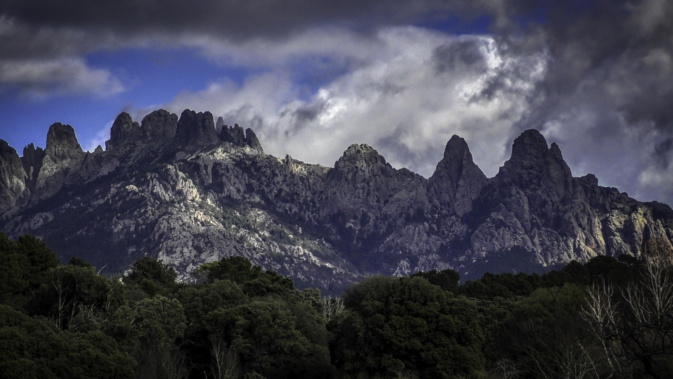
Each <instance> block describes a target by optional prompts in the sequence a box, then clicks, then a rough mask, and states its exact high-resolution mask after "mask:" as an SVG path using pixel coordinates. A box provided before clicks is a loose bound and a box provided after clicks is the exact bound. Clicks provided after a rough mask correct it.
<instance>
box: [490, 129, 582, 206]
mask: <svg viewBox="0 0 673 379" xmlns="http://www.w3.org/2000/svg"><path fill="white" fill-rule="evenodd" d="M496 179H497V180H499V181H501V182H502V183H503V184H507V183H509V184H516V185H517V186H519V187H520V188H521V189H524V190H533V189H535V188H539V187H540V186H543V185H544V186H547V185H551V186H552V187H553V188H554V190H555V191H554V192H555V193H556V195H557V196H558V197H559V198H563V197H564V196H566V195H567V194H568V193H570V192H571V191H572V172H571V171H570V168H569V167H568V165H567V164H566V162H565V161H564V160H563V155H562V154H561V149H560V148H559V147H558V145H557V144H556V143H552V145H551V147H548V146H547V141H546V140H545V138H544V136H542V134H541V133H540V132H539V131H537V130H535V129H530V130H526V131H524V132H523V133H521V135H520V136H519V137H517V138H516V139H515V140H514V143H513V145H512V155H511V157H510V159H509V160H508V161H507V162H505V164H504V165H503V166H502V167H501V168H500V171H499V172H498V174H497V175H496Z"/></svg>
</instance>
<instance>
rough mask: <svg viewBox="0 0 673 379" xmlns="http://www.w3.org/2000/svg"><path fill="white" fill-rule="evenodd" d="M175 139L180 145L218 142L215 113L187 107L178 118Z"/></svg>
mask: <svg viewBox="0 0 673 379" xmlns="http://www.w3.org/2000/svg"><path fill="white" fill-rule="evenodd" d="M175 141H176V143H177V144H178V145H180V146H199V147H200V146H208V145H215V144H217V143H218V141H219V138H218V137H217V132H216V131H215V123H214V121H213V115H212V114H211V113H210V112H198V113H197V112H195V111H192V110H189V109H185V110H184V111H183V112H182V114H181V115H180V119H179V120H178V125H177V130H176V133H175Z"/></svg>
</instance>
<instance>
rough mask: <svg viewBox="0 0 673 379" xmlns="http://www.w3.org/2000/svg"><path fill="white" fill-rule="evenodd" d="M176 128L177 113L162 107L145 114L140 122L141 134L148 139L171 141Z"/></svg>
mask: <svg viewBox="0 0 673 379" xmlns="http://www.w3.org/2000/svg"><path fill="white" fill-rule="evenodd" d="M177 128H178V115H176V114H175V113H170V112H168V111H166V110H164V109H159V110H156V111H154V112H152V113H150V114H148V115H147V116H145V117H144V118H143V120H142V122H141V129H142V132H143V136H144V137H145V138H147V139H148V140H150V141H172V140H173V139H174V138H175V133H176V131H177Z"/></svg>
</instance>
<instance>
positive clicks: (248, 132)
mask: <svg viewBox="0 0 673 379" xmlns="http://www.w3.org/2000/svg"><path fill="white" fill-rule="evenodd" d="M245 143H246V144H247V145H248V146H250V148H252V149H253V150H257V151H259V152H260V153H263V152H264V149H262V144H261V143H260V142H259V140H258V139H257V135H256V134H255V132H253V131H252V129H250V128H247V129H245Z"/></svg>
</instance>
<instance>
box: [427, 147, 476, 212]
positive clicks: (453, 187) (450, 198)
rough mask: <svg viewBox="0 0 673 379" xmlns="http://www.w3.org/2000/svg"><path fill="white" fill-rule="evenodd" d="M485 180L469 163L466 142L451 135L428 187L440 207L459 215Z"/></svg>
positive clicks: (471, 162)
mask: <svg viewBox="0 0 673 379" xmlns="http://www.w3.org/2000/svg"><path fill="white" fill-rule="evenodd" d="M486 180H487V179H486V175H484V173H483V172H482V171H481V169H480V168H479V167H478V166H477V165H476V164H475V163H474V161H473V160H472V154H471V153H470V149H469V148H468V146H467V142H465V140H464V139H463V138H460V137H458V136H456V135H454V136H453V137H451V139H450V140H449V142H448V143H447V144H446V148H445V149H444V157H443V158H442V160H441V161H440V162H439V163H438V164H437V168H436V169H435V172H434V173H433V174H432V176H431V177H430V179H429V188H430V192H431V194H432V196H433V197H434V198H435V199H436V200H437V201H438V202H439V203H440V204H442V205H448V206H449V207H453V208H454V211H455V212H456V213H457V214H458V215H463V214H465V213H467V212H469V211H470V209H471V207H472V206H471V204H472V201H473V200H474V198H476V197H477V196H478V195H479V192H480V191H481V188H482V187H483V186H484V184H485V183H486Z"/></svg>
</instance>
